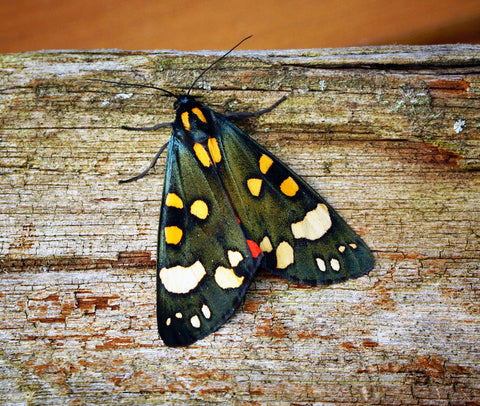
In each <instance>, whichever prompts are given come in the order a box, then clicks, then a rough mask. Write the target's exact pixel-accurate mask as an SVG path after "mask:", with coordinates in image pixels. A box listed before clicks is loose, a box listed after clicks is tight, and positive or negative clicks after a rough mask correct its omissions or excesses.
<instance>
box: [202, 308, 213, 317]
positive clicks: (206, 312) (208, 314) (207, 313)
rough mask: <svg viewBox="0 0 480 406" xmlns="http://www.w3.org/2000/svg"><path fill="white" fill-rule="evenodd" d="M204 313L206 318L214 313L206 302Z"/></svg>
mask: <svg viewBox="0 0 480 406" xmlns="http://www.w3.org/2000/svg"><path fill="white" fill-rule="evenodd" d="M202 313H203V315H204V316H205V318H206V319H209V318H210V316H211V315H212V312H211V311H210V308H209V307H208V306H207V305H206V304H204V305H203V306H202Z"/></svg>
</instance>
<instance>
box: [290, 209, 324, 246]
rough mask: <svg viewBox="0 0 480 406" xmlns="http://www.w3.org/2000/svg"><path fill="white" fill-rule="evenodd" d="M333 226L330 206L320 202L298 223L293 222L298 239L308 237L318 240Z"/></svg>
mask: <svg viewBox="0 0 480 406" xmlns="http://www.w3.org/2000/svg"><path fill="white" fill-rule="evenodd" d="M331 226H332V219H331V218H330V214H329V213H328V208H327V206H325V205H324V204H323V203H319V204H318V205H317V207H316V208H315V209H314V210H311V211H309V212H308V213H307V214H306V215H305V217H304V218H303V220H301V221H299V222H298V223H292V226H291V228H292V233H293V236H294V237H295V238H297V239H299V238H306V239H308V240H318V239H319V238H320V237H322V236H323V235H324V234H325V233H326V232H327V231H328V229H329V228H330V227H331Z"/></svg>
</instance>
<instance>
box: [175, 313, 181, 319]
mask: <svg viewBox="0 0 480 406" xmlns="http://www.w3.org/2000/svg"><path fill="white" fill-rule="evenodd" d="M175 317H176V318H177V319H181V318H182V317H183V314H182V313H180V312H178V313H175Z"/></svg>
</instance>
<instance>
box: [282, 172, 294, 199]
mask: <svg viewBox="0 0 480 406" xmlns="http://www.w3.org/2000/svg"><path fill="white" fill-rule="evenodd" d="M280 190H281V191H282V193H283V194H284V195H287V196H290V197H293V196H295V195H296V194H297V192H298V185H297V183H296V182H295V181H294V180H293V178H292V177H291V176H289V177H288V178H287V179H285V180H284V181H283V182H282V184H281V185H280Z"/></svg>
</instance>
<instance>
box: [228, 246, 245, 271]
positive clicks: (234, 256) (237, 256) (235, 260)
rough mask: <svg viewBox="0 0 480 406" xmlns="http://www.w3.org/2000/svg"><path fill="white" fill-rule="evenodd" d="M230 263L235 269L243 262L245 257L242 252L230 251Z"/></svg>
mask: <svg viewBox="0 0 480 406" xmlns="http://www.w3.org/2000/svg"><path fill="white" fill-rule="evenodd" d="M227 254H228V261H229V262H230V265H231V266H233V267H234V268H235V267H236V266H237V265H238V264H239V263H240V262H242V260H243V255H242V253H241V252H240V251H231V250H228V252H227Z"/></svg>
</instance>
